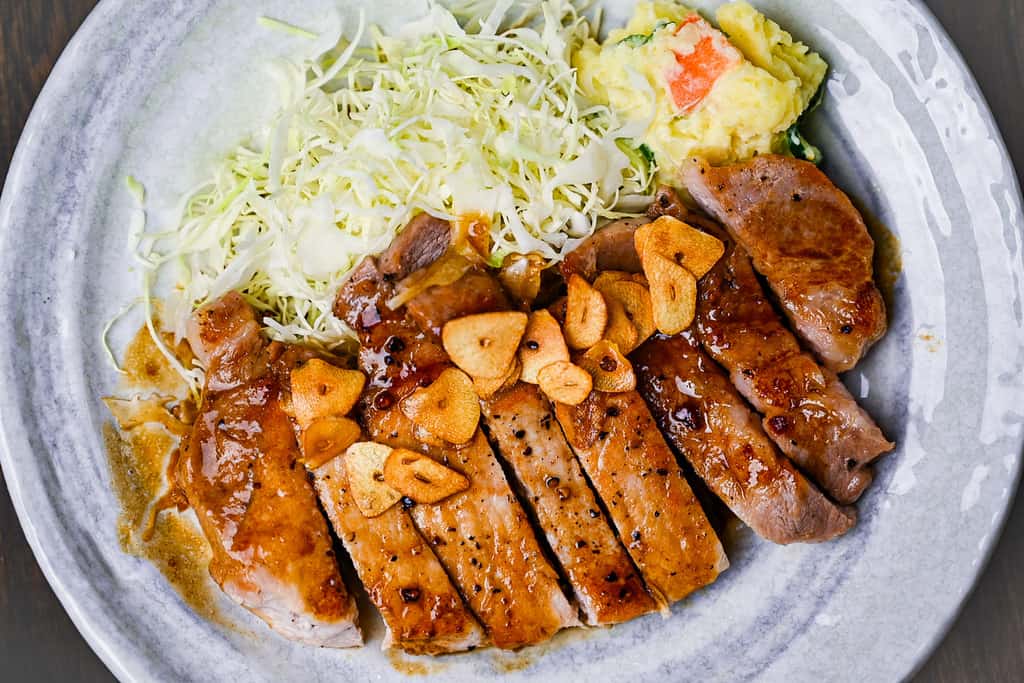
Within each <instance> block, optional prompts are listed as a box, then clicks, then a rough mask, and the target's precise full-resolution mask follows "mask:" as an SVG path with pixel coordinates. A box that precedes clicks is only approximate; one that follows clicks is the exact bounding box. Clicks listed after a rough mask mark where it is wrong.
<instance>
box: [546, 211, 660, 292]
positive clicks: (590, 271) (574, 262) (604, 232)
mask: <svg viewBox="0 0 1024 683" xmlns="http://www.w3.org/2000/svg"><path fill="white" fill-rule="evenodd" d="M649 222H650V221H649V220H648V219H647V218H643V217H637V218H622V219H619V220H617V221H612V222H611V223H609V224H608V225H605V226H604V227H602V228H601V229H599V230H598V231H597V232H595V233H594V234H593V235H591V236H590V237H589V238H587V239H586V240H585V241H584V242H583V243H582V244H581V245H580V246H579V247H577V248H576V249H574V250H573V251H571V252H569V253H568V254H566V256H565V259H564V260H563V261H562V263H561V265H560V270H561V271H562V276H563V277H564V278H565V279H566V280H568V279H569V276H570V275H572V274H573V273H575V274H577V275H579V276H580V277H582V278H583V279H584V280H593V279H594V277H595V276H596V275H597V274H598V273H600V272H602V271H605V270H624V271H626V272H629V273H638V272H640V270H641V266H640V256H639V255H637V253H636V248H635V247H634V246H633V233H635V232H636V229H637V228H639V227H640V226H641V225H644V224H645V223H649Z"/></svg>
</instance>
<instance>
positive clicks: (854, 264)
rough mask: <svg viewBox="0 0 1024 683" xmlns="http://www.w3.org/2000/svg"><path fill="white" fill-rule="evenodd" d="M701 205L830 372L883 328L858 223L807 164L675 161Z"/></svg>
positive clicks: (869, 245)
mask: <svg viewBox="0 0 1024 683" xmlns="http://www.w3.org/2000/svg"><path fill="white" fill-rule="evenodd" d="M683 183H684V185H685V186H686V189H687V190H688V191H689V192H690V194H691V195H692V196H693V198H694V200H695V201H696V202H697V203H698V204H699V205H700V207H701V208H702V209H704V211H706V212H707V213H709V214H710V215H711V216H713V217H714V218H716V219H717V220H718V221H719V222H721V223H722V224H723V225H724V226H725V227H726V228H727V229H728V230H729V233H730V234H731V235H732V236H733V237H734V238H735V239H736V241H737V242H739V243H740V244H741V245H742V246H743V247H744V248H745V249H746V250H747V252H748V253H749V254H750V256H751V258H752V260H753V263H754V267H755V268H756V269H757V271H758V272H759V273H761V274H762V275H763V276H764V277H765V279H767V281H768V284H769V285H770V286H771V288H772V291H773V292H774V293H775V295H776V296H777V297H778V299H779V303H780V304H781V306H782V308H783V310H784V311H785V313H786V315H787V316H788V317H789V319H790V321H791V322H792V323H793V326H794V328H795V330H796V332H797V334H798V335H799V336H800V337H801V338H802V339H803V340H804V341H805V342H806V343H807V345H808V346H809V347H810V349H811V350H812V351H814V353H815V354H816V355H817V356H818V358H820V359H821V360H822V362H823V363H824V364H825V366H826V367H827V368H829V369H830V370H833V371H835V372H843V371H846V370H849V369H850V368H852V367H853V366H854V365H856V363H857V361H858V360H860V358H861V356H863V354H864V353H865V352H866V351H867V349H868V348H869V347H870V346H871V345H872V344H873V343H874V342H875V341H877V340H878V339H879V338H880V337H881V336H882V335H883V334H884V333H885V329H886V313H885V302H884V301H883V299H882V295H881V293H879V291H878V288H877V287H875V283H874V280H873V266H872V259H873V256H874V246H875V245H874V242H873V241H872V239H871V236H870V235H869V234H868V230H867V227H866V226H865V224H864V219H863V218H862V217H861V215H860V213H859V212H858V211H857V209H856V208H855V207H854V206H853V204H852V203H851V202H850V200H849V198H848V197H847V196H846V195H845V194H843V192H842V191H841V190H839V189H838V188H837V187H836V186H835V185H833V184H832V182H831V181H830V180H829V179H828V178H827V177H826V176H825V174H824V173H822V172H821V171H820V170H818V169H817V168H816V167H815V166H814V165H813V164H811V163H808V162H806V161H800V160H797V159H792V158H789V157H782V156H774V155H767V156H759V157H756V158H754V159H752V160H750V161H747V162H744V163H740V164H735V165H733V166H726V167H721V168H713V167H711V166H709V165H707V164H704V163H701V162H697V161H695V162H693V163H690V164H687V165H685V166H684V170H683Z"/></svg>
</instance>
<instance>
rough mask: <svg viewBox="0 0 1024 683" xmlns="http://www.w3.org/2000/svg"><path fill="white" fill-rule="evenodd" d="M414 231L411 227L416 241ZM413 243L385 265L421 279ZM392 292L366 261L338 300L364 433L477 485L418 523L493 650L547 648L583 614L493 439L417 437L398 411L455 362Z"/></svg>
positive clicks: (426, 512) (418, 515)
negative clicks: (356, 367)
mask: <svg viewBox="0 0 1024 683" xmlns="http://www.w3.org/2000/svg"><path fill="white" fill-rule="evenodd" d="M412 227H413V226H412V225H410V226H409V227H407V228H406V231H407V232H409V233H410V234H412V231H411V230H410V229H411V228H412ZM408 244H416V241H415V240H409V241H406V242H403V243H401V244H397V245H396V246H394V247H393V248H392V249H391V250H389V252H388V253H387V254H385V255H384V256H382V257H381V262H389V263H398V264H399V266H398V270H397V271H396V272H405V273H409V272H412V271H413V270H414V269H413V268H409V267H408V264H407V263H406V261H405V258H404V257H403V255H402V251H401V250H403V249H407V248H408V247H407V245H408ZM410 253H418V252H416V250H413V252H410ZM410 258H411V257H410ZM418 258H419V257H416V259H417V260H416V263H420V261H419V260H418ZM391 294H393V287H392V286H391V283H390V280H389V278H387V277H386V276H385V274H384V273H382V272H381V271H380V269H379V268H378V265H377V262H376V260H375V259H373V258H367V259H365V260H364V261H363V263H362V264H361V265H360V266H358V267H357V268H356V270H355V272H354V273H353V275H352V276H351V277H350V278H349V280H348V281H347V282H346V283H345V285H344V286H343V287H342V289H341V291H340V292H339V294H338V297H337V299H336V302H335V313H336V314H337V315H338V316H339V317H341V318H342V319H343V320H345V321H346V322H347V323H348V324H349V325H350V326H351V327H352V329H353V330H355V331H356V333H357V334H358V335H359V338H360V342H361V350H360V355H359V363H360V367H361V368H362V369H363V370H364V371H365V372H366V373H367V375H368V376H369V385H368V388H367V391H366V394H365V396H364V398H363V400H362V401H361V413H362V419H363V424H364V427H365V429H366V431H367V433H368V434H369V435H370V437H371V438H372V439H374V440H376V441H379V442H381V443H385V444H387V445H389V446H395V447H403V448H408V449H411V450H415V451H418V452H422V453H424V454H426V455H429V456H431V457H433V458H435V459H437V460H439V461H441V462H443V463H444V464H446V465H447V466H449V467H452V468H453V469H456V470H458V471H459V472H461V473H462V474H464V475H465V476H466V477H467V478H468V479H469V481H470V487H469V489H467V490H466V491H464V492H462V493H459V494H456V495H454V496H451V497H450V498H447V499H445V500H443V501H441V502H440V503H437V504H434V505H415V506H412V507H411V508H410V513H411V515H412V518H413V520H414V521H415V523H416V526H417V528H418V529H419V531H420V533H421V534H422V535H423V537H424V538H425V539H426V540H427V541H428V542H429V543H430V544H431V546H432V548H433V549H434V552H435V553H436V554H437V556H438V557H439V558H440V559H441V562H442V563H443V564H444V566H445V569H446V570H447V572H448V574H449V575H450V576H451V577H452V579H453V580H454V581H455V583H456V584H457V585H458V587H459V589H460V591H461V593H462V595H463V596H464V597H465V599H466V601H467V602H468V603H469V605H470V607H471V608H472V609H473V611H474V613H475V614H476V615H477V617H478V618H479V619H480V621H481V623H482V624H483V625H484V627H485V629H486V630H487V633H488V635H489V637H490V639H491V642H492V643H493V644H494V645H496V646H497V647H501V648H507V649H515V648H519V647H522V646H524V645H529V644H534V643H538V642H542V641H544V640H547V639H548V638H550V637H551V636H552V635H554V633H555V632H557V631H558V630H560V629H562V628H565V627H568V626H574V625H576V624H577V623H578V621H577V619H576V615H575V609H573V607H572V606H571V605H570V604H569V601H568V600H567V599H566V597H565V595H564V594H563V593H562V591H561V588H560V587H559V582H558V575H557V573H556V572H555V570H554V569H553V568H552V567H551V565H550V563H549V562H548V560H547V558H546V557H545V556H544V554H543V552H542V551H541V548H540V546H539V544H538V542H537V539H536V536H535V535H534V532H533V529H532V528H531V526H530V524H529V520H528V518H527V516H526V514H525V512H524V511H523V509H522V507H520V505H519V503H518V501H517V499H516V497H515V495H514V494H513V493H512V490H511V488H510V487H509V485H508V482H507V480H506V479H505V475H504V472H503V471H502V469H501V466H500V464H499V463H498V460H497V459H496V458H495V456H494V453H493V451H491V447H490V445H489V444H488V442H487V439H486V437H485V436H484V435H483V433H482V432H481V431H479V430H478V431H477V433H476V434H475V436H474V437H473V438H472V440H471V441H470V442H469V443H467V444H465V445H462V446H455V445H453V444H447V443H444V442H443V441H440V440H439V439H437V438H435V437H433V436H431V435H430V434H429V433H427V432H425V431H424V430H421V429H418V428H417V427H416V426H415V425H414V424H413V423H412V422H411V421H410V420H409V419H408V418H406V417H405V415H403V414H402V412H401V410H399V404H400V402H401V400H402V399H403V398H405V397H406V396H407V395H409V394H410V393H412V392H413V391H415V390H416V389H417V388H418V387H419V386H421V385H424V384H429V383H430V382H432V381H433V379H434V378H436V377H437V376H438V375H439V374H440V373H441V372H442V371H443V370H444V369H446V368H448V367H451V363H450V361H449V359H448V357H447V354H445V352H444V349H442V348H441V347H440V346H439V345H437V344H436V343H434V342H433V341H432V340H431V339H430V337H429V336H428V335H426V334H425V333H423V332H422V331H421V330H420V329H419V328H418V327H417V326H416V325H415V324H414V323H413V322H412V321H411V320H409V319H408V318H407V317H406V316H405V313H404V311H400V312H395V311H392V310H390V309H389V308H388V307H387V305H386V304H385V302H386V301H387V300H389V298H390V296H391Z"/></svg>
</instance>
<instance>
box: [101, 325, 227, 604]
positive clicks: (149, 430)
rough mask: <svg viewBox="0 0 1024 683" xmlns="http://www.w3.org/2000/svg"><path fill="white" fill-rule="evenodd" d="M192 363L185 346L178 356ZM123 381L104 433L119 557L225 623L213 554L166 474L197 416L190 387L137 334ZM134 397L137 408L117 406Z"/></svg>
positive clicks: (127, 404)
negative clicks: (155, 573) (144, 564)
mask: <svg viewBox="0 0 1024 683" xmlns="http://www.w3.org/2000/svg"><path fill="white" fill-rule="evenodd" d="M176 353H177V354H178V357H179V359H181V360H182V361H184V362H185V363H186V364H190V363H191V355H190V354H189V353H188V349H187V346H185V345H184V344H182V345H181V346H179V348H178V349H176ZM124 371H125V375H124V379H123V381H122V385H121V387H120V388H119V391H118V394H119V397H116V398H113V399H111V401H112V402H116V403H117V411H116V415H117V419H118V420H119V422H120V427H121V428H119V427H118V426H115V423H114V422H109V423H107V424H105V425H104V426H103V440H104V444H105V446H106V450H107V456H108V459H109V465H110V473H111V481H112V482H113V488H114V493H115V494H116V495H117V499H118V501H119V502H120V505H121V514H120V517H119V520H118V539H119V540H120V543H121V549H122V550H123V551H124V552H126V553H129V554H131V555H135V556H137V557H142V558H145V559H147V560H149V561H150V562H152V563H153V565H154V566H156V568H157V569H158V570H160V573H161V574H163V575H164V577H165V578H166V579H167V581H168V582H169V583H170V584H171V585H172V586H173V587H174V588H175V590H176V591H177V592H178V593H179V594H180V595H181V597H182V599H183V600H184V601H185V602H186V603H187V604H188V605H189V606H191V607H192V608H193V609H194V610H196V612H197V613H199V614H201V615H203V616H204V617H206V618H207V619H210V620H213V621H216V622H218V623H222V624H223V623H225V622H224V620H223V617H222V616H221V615H220V614H219V612H218V610H217V595H218V592H217V591H215V590H214V584H213V582H212V581H211V580H210V576H209V573H208V570H207V567H208V565H209V562H210V548H209V545H208V544H207V542H206V539H205V538H204V537H203V535H202V533H201V532H200V530H199V528H198V525H197V524H195V523H194V521H193V520H192V519H190V518H188V517H185V516H182V515H179V514H177V513H176V512H175V510H183V509H184V508H185V501H184V498H183V497H182V496H181V494H180V492H179V491H178V490H177V488H176V486H175V485H174V482H173V481H172V480H171V477H170V476H169V473H170V472H171V471H172V470H173V464H174V462H175V460H176V458H177V454H178V441H179V437H180V435H183V434H184V433H186V432H187V430H188V425H187V424H186V423H185V422H183V421H182V419H184V420H186V421H187V420H189V419H190V418H191V415H193V414H194V412H195V410H194V406H192V405H191V402H190V401H189V400H188V399H187V396H188V386H187V384H186V383H185V381H184V380H183V379H182V378H181V376H179V375H178V374H177V373H176V372H175V371H174V369H173V368H172V367H171V365H170V363H169V362H168V361H167V359H166V358H165V357H164V356H163V354H162V353H161V352H160V350H159V349H158V348H157V346H156V344H155V343H153V340H152V338H151V337H150V335H149V332H148V331H147V330H146V329H145V328H142V329H141V330H140V331H139V332H138V333H137V334H136V336H135V338H134V339H133V340H132V342H131V343H130V344H129V345H128V348H127V350H126V352H125V358H124ZM135 396H141V397H144V398H142V399H140V400H136V401H133V402H127V401H124V400H119V399H122V397H123V398H130V397H135Z"/></svg>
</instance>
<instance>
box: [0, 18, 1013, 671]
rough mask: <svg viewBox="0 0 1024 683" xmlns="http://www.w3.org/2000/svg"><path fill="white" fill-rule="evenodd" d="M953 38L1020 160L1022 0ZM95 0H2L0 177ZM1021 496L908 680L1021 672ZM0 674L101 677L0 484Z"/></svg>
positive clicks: (952, 26) (967, 23)
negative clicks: (975, 579)
mask: <svg viewBox="0 0 1024 683" xmlns="http://www.w3.org/2000/svg"><path fill="white" fill-rule="evenodd" d="M927 4H928V5H929V6H930V7H931V8H932V10H933V11H934V12H935V13H936V15H937V16H938V17H939V19H940V20H941V21H942V23H943V25H945V26H946V28H947V30H949V32H950V34H951V35H952V37H953V39H954V41H955V42H956V43H957V45H958V46H959V47H960V49H961V51H962V52H963V53H964V56H965V57H966V58H967V61H968V63H969V64H970V65H971V67H972V69H973V70H974V73H975V74H976V75H977V77H978V81H979V82H980V84H981V87H982V89H983V90H984V91H985V94H986V96H987V97H988V100H989V102H990V104H991V105H992V108H993V110H994V111H995V114H996V118H997V119H998V120H999V124H1000V127H1001V128H1002V130H1003V134H1004V136H1005V137H1006V141H1007V144H1008V146H1009V148H1010V152H1011V155H1012V156H1013V159H1014V162H1015V163H1016V166H1017V168H1018V169H1024V126H1022V125H1021V122H1022V121H1024V94H1022V93H1024V39H1022V36H1024V0H975V1H974V2H964V1H963V0H927ZM94 5H95V0H0V169H2V172H0V177H6V174H7V167H8V164H9V162H10V157H11V155H12V153H13V151H14V145H15V143H16V141H17V138H18V136H19V134H20V132H21V129H22V126H23V125H24V123H25V120H26V118H27V117H28V113H29V110H30V108H31V106H32V103H33V101H34V100H35V98H36V96H37V94H38V92H39V89H40V88H41V87H42V84H43V82H44V81H45V80H46V76H47V75H48V74H49V72H50V69H51V68H52V66H53V63H54V61H55V60H56V58H57V57H58V55H59V54H60V51H61V50H62V49H63V47H64V45H66V44H67V41H68V39H69V38H70V37H71V35H72V33H73V32H74V30H75V29H76V28H77V27H78V25H79V24H80V23H81V22H82V20H83V19H84V18H85V16H86V15H87V14H88V12H89V10H90V9H91V8H92V7H93V6H94ZM1022 567H1024V504H1022V503H1021V501H1020V497H1018V501H1017V504H1016V505H1015V507H1014V510H1013V513H1012V515H1011V518H1010V521H1009V524H1008V526H1007V528H1006V532H1005V533H1004V534H1003V538H1002V540H1001V541H1000V543H999V546H998V548H997V550H996V552H995V555H994V556H993V558H992V561H991V563H990V564H989V566H988V568H987V569H986V570H985V573H984V576H983V577H982V579H981V581H980V583H979V584H978V587H977V590H976V591H975V593H974V595H973V596H972V597H971V599H970V600H969V601H968V603H967V605H966V607H965V609H964V611H963V613H962V614H961V615H960V617H959V619H958V620H957V622H956V624H955V625H954V627H953V629H952V630H951V631H950V633H949V635H948V636H947V637H946V638H945V640H944V641H943V642H942V644H941V645H940V646H939V647H938V649H937V650H936V652H935V653H934V655H933V656H932V658H931V659H930V660H929V661H928V663H927V664H926V665H925V666H924V667H923V668H922V670H921V671H920V672H919V673H918V674H917V676H916V677H915V678H914V680H915V682H916V683H917V682H920V683H924V682H928V683H930V682H932V681H936V682H938V683H962V682H965V681H984V682H987V681H993V682H1002V681H1008V682H1009V681H1021V680H1024V582H1022V581H1021V579H1020V576H1021V573H1020V572H1021V568H1022ZM0 680H3V681H12V682H13V681H77V682H82V683H86V682H90V681H109V680H111V676H110V674H109V673H108V672H107V670H106V669H105V668H104V667H103V664H102V663H101V662H100V661H99V660H98V659H97V658H96V656H95V655H94V654H93V653H92V652H91V651H90V650H89V648H88V646H87V645H86V644H85V641H84V640H82V638H81V636H80V635H79V634H78V632H77V631H76V630H75V628H74V626H73V625H72V623H71V621H70V619H68V617H67V615H66V614H65V613H64V610H63V609H62V608H61V606H60V603H59V602H57V599H56V598H55V597H54V595H53V592H52V591H51V590H50V588H49V586H48V585H47V583H46V580H45V579H44V577H43V575H42V572H41V571H40V570H39V568H38V566H37V565H36V562H35V560H34V559H33V557H32V553H31V551H30V550H29V547H28V544H27V542H26V541H25V538H24V535H23V534H22V532H21V527H20V525H19V523H18V520H17V517H16V516H15V514H14V509H13V508H12V506H11V502H10V499H9V497H8V496H7V489H6V487H5V486H0Z"/></svg>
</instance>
